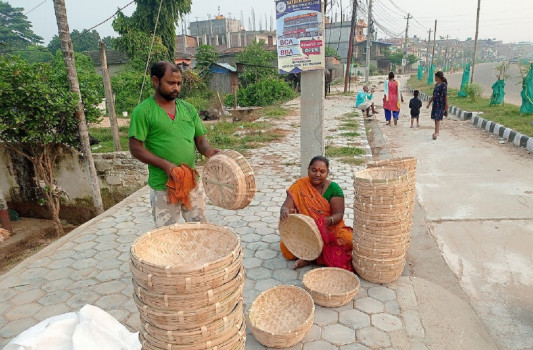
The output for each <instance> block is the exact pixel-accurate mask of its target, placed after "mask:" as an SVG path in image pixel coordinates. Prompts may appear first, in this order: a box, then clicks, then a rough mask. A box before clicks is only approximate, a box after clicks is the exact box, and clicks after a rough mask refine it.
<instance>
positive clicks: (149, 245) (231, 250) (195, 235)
mask: <svg viewBox="0 0 533 350" xmlns="http://www.w3.org/2000/svg"><path fill="white" fill-rule="evenodd" d="M240 249H241V243H240V238H239V236H237V235H236V234H235V233H234V232H232V231H231V230H229V229H228V228H225V227H222V226H218V225H214V224H208V223H197V222H192V223H185V224H175V225H172V226H166V227H161V228H158V229H155V230H152V231H149V232H147V233H145V234H144V235H142V236H141V237H139V238H137V239H136V240H135V241H134V242H133V245H132V246H131V249H130V255H131V259H132V261H133V263H134V264H135V266H137V267H138V268H139V266H143V268H142V271H145V272H147V273H160V274H167V273H171V274H173V273H189V272H198V273H201V274H205V273H206V272H208V271H209V270H212V269H216V268H220V267H226V266H228V265H229V264H230V263H231V262H232V261H233V260H235V257H236V256H237V255H238V254H239V252H240Z"/></svg>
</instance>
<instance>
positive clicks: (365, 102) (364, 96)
mask: <svg viewBox="0 0 533 350" xmlns="http://www.w3.org/2000/svg"><path fill="white" fill-rule="evenodd" d="M373 95H374V89H372V91H371V92H370V93H368V86H367V85H364V86H363V90H362V91H359V93H358V94H357V98H356V100H355V107H357V108H359V109H361V110H362V111H363V113H364V112H365V111H366V117H367V118H370V108H372V115H374V114H376V113H377V112H376V108H375V107H374V102H372V101H370V100H371V99H372V96H373Z"/></svg>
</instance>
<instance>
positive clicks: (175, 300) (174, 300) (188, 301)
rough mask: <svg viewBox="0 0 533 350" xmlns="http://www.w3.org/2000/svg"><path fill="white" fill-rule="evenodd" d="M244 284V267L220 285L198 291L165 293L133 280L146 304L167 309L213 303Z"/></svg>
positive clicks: (136, 292)
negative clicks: (145, 286) (151, 289)
mask: <svg viewBox="0 0 533 350" xmlns="http://www.w3.org/2000/svg"><path fill="white" fill-rule="evenodd" d="M242 284H244V268H242V267H241V270H240V271H239V274H238V275H237V276H235V278H233V279H231V280H229V281H228V282H227V283H225V284H223V285H221V286H220V287H217V288H214V289H210V290H208V291H203V292H198V293H180V294H165V293H157V292H153V291H150V290H148V289H145V288H143V287H141V286H140V285H139V284H138V283H137V282H135V280H133V291H134V293H135V295H136V296H137V298H139V300H140V301H142V302H143V303H144V304H146V305H148V306H151V307H154V308H159V309H166V310H174V311H176V310H178V311H179V310H183V309H196V308H203V307H207V306H209V305H213V304H215V303H216V302H218V301H219V300H224V299H226V298H227V297H229V296H230V295H231V294H232V293H234V292H235V290H236V289H238V288H239V286H240V285H242Z"/></svg>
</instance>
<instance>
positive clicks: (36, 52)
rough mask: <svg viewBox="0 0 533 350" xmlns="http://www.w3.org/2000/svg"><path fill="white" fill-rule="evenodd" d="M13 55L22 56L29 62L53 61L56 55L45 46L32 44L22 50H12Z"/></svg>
mask: <svg viewBox="0 0 533 350" xmlns="http://www.w3.org/2000/svg"><path fill="white" fill-rule="evenodd" d="M11 55H13V56H20V57H21V58H22V59H24V60H26V61H28V62H32V63H34V62H51V61H52V60H53V59H54V56H53V55H52V54H51V53H50V51H48V49H47V48H46V47H45V46H41V45H33V44H32V45H30V46H27V47H26V48H23V49H20V50H15V49H14V50H13V51H11Z"/></svg>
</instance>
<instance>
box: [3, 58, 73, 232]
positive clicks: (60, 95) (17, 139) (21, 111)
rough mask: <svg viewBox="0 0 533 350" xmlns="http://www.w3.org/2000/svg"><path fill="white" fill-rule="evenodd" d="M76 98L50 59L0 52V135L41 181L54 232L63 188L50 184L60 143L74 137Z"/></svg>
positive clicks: (56, 226)
mask: <svg viewBox="0 0 533 350" xmlns="http://www.w3.org/2000/svg"><path fill="white" fill-rule="evenodd" d="M77 103H78V100H77V96H76V94H74V93H72V92H70V91H69V90H68V89H65V88H64V87H63V86H61V85H60V84H59V85H58V79H55V78H54V77H53V73H52V69H51V67H50V65H49V64H41V63H29V62H27V61H25V60H22V59H20V58H13V57H10V56H3V57H0V121H1V123H0V140H2V141H3V142H4V145H5V146H6V147H8V148H10V149H11V150H12V151H13V152H16V153H18V154H19V155H21V156H23V157H25V158H27V159H29V160H30V161H31V162H32V164H33V165H34V167H35V170H36V173H37V176H38V179H39V180H40V181H42V182H43V184H44V185H43V186H41V188H40V190H41V194H42V196H43V197H41V203H42V204H45V205H46V206H47V207H48V209H49V210H50V213H51V216H52V220H53V222H54V226H55V229H56V232H57V233H58V234H62V233H63V228H62V226H61V221H60V220H59V208H60V197H61V190H60V189H59V188H58V187H56V185H55V183H54V165H55V161H56V159H57V156H58V155H59V152H58V151H59V148H60V146H61V145H70V146H74V145H76V144H77V142H78V138H77V127H78V126H77V121H76V118H74V117H73V115H74V113H75V111H76V106H77Z"/></svg>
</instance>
